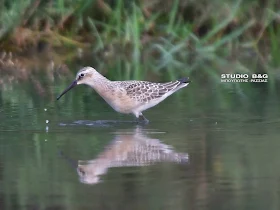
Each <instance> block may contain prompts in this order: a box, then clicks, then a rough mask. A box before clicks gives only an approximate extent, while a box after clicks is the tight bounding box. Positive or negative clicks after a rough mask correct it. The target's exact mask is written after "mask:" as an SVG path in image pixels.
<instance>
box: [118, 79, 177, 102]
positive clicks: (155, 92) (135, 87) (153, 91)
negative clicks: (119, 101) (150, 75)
mask: <svg viewBox="0 0 280 210" xmlns="http://www.w3.org/2000/svg"><path fill="white" fill-rule="evenodd" d="M181 84H182V82H181V81H173V82H167V83H153V82H147V81H123V82H120V84H119V85H120V86H121V87H122V88H124V89H125V91H126V93H127V95H128V96H130V97H131V98H134V99H136V100H137V101H140V102H148V101H151V100H153V99H157V98H160V97H162V96H163V95H164V94H166V93H168V92H170V91H172V90H175V89H176V88H177V87H178V86H179V85H181Z"/></svg>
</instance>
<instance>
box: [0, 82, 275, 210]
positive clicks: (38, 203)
mask: <svg viewBox="0 0 280 210" xmlns="http://www.w3.org/2000/svg"><path fill="white" fill-rule="evenodd" d="M41 79H43V78H41ZM67 82H70V80H67V81H66V82H65V84H66V83H67ZM59 83H61V81H56V82H53V83H51V87H50V95H49V96H46V95H43V96H42V95H40V94H38V93H37V92H36V91H32V88H31V89H30V88H29V89H28V88H27V87H28V85H27V84H26V83H23V84H22V83H21V84H17V85H16V84H15V85H12V86H11V87H12V88H13V90H10V91H9V90H7V89H3V88H2V90H1V101H0V186H1V187H0V209H1V210H2V209H3V210H4V209H30V210H31V209H32V210H35V209H36V210H37V209H141V210H142V209H182V210H183V209H213V210H217V209H226V210H228V209H255V210H256V209H260V210H261V209H279V206H280V204H279V197H280V183H279V180H280V179H279V178H280V167H279V164H280V153H279V149H280V141H279V129H280V114H279V113H280V112H279V95H278V94H276V93H270V92H269V91H267V88H266V87H265V86H261V87H260V88H259V87H256V88H251V89H249V90H248V91H247V92H244V93H242V94H236V92H237V91H236V90H233V89H224V91H223V93H222V95H219V94H220V91H219V88H221V87H217V86H215V85H214V84H212V83H211V82H210V83H208V84H203V85H196V84H195V83H194V84H193V85H190V86H189V87H188V88H186V89H183V90H181V91H180V92H178V93H177V94H176V95H173V96H171V97H169V98H168V99H167V100H166V101H164V102H163V103H162V104H160V105H158V106H157V107H154V108H152V109H150V110H149V111H147V112H145V116H146V117H147V118H148V119H149V120H150V124H148V125H146V126H141V125H138V124H137V123H135V122H134V118H133V116H132V115H131V116H130V115H121V114H118V113H115V112H114V111H113V110H112V109H111V108H110V107H109V106H108V105H107V104H106V103H105V102H104V101H103V100H102V99H101V98H100V97H99V96H97V95H96V94H95V93H93V92H92V91H91V90H90V89H89V88H86V87H84V86H81V87H77V88H76V89H74V90H72V92H69V93H68V94H67V95H65V96H64V97H63V98H62V99H61V100H60V101H58V102H57V101H55V95H57V94H58V93H59V92H60V91H61V90H60V89H58V88H57V87H58V84H59Z"/></svg>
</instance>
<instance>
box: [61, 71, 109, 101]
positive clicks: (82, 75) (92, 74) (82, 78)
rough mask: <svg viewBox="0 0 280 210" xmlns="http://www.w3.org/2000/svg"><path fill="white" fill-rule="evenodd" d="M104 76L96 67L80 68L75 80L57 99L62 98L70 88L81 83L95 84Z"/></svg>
mask: <svg viewBox="0 0 280 210" xmlns="http://www.w3.org/2000/svg"><path fill="white" fill-rule="evenodd" d="M102 78H105V77H103V76H102V75H101V74H99V73H98V72H97V71H96V70H95V69H94V68H92V67H89V66H87V67H84V68H82V69H80V70H79V71H78V73H77V75H76V78H75V80H74V81H73V82H72V83H71V85H69V87H68V88H66V89H65V90H64V91H63V92H62V93H61V94H60V95H59V96H58V97H57V100H58V99H60V98H61V97H62V96H63V95H64V94H65V93H67V92H68V91H69V90H71V89H72V88H73V87H75V86H77V85H80V84H86V85H90V86H92V85H94V82H95V81H99V80H101V79H102Z"/></svg>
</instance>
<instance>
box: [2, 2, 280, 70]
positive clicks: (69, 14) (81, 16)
mask: <svg viewBox="0 0 280 210" xmlns="http://www.w3.org/2000/svg"><path fill="white" fill-rule="evenodd" d="M279 14H280V4H279V2H278V1H277V0H243V1H242V0H239V1H230V0H226V1H222V2H221V1H218V0H211V1H206V0H201V1H194V0H191V1H183V0H166V1H160V0H151V1H148V0H118V1H112V0H57V1H53V0H48V1H42V0H22V1H16V0H12V1H9V0H4V1H2V3H0V46H1V48H2V50H5V51H12V52H16V51H23V50H26V49H30V46H34V45H35V46H36V47H38V46H39V47H40V46H42V43H48V44H50V45H52V46H57V47H66V46H72V47H79V48H84V47H90V48H91V49H94V51H102V52H104V53H105V54H106V55H108V54H110V53H112V54H115V53H116V52H118V53H119V52H121V53H124V54H128V55H131V56H132V59H133V63H134V64H133V65H134V69H135V71H136V73H135V74H136V75H137V74H139V72H138V71H139V69H140V67H139V65H138V64H139V63H141V62H142V60H143V59H145V58H143V57H145V55H146V57H148V56H147V54H148V55H152V57H157V58H158V61H159V63H158V65H157V68H156V69H162V68H165V67H166V66H168V65H172V66H175V67H182V66H184V67H185V65H186V62H185V61H186V59H187V58H189V59H193V56H194V55H196V57H199V58H206V59H216V58H215V56H214V55H216V53H218V55H223V56H224V57H230V56H234V55H236V54H239V53H238V52H239V51H240V50H241V51H247V52H248V53H249V54H252V55H251V56H258V57H260V58H261V59H262V60H267V59H270V61H269V62H271V63H272V64H274V65H278V64H279V59H276V56H277V55H278V54H279V52H278V50H279V47H277V46H279V39H278V38H277V37H279V26H278V25H279ZM263 46H265V47H263ZM213 54H214V55H213Z"/></svg>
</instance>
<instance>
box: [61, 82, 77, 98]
mask: <svg viewBox="0 0 280 210" xmlns="http://www.w3.org/2000/svg"><path fill="white" fill-rule="evenodd" d="M76 85H77V80H74V81H73V82H72V84H71V85H69V87H68V88H66V89H65V90H64V91H63V92H62V93H61V94H60V95H59V96H58V97H57V98H56V100H59V99H60V98H61V97H62V96H63V95H64V94H65V93H67V92H68V91H69V90H71V89H72V88H73V87H75V86H76Z"/></svg>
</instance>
